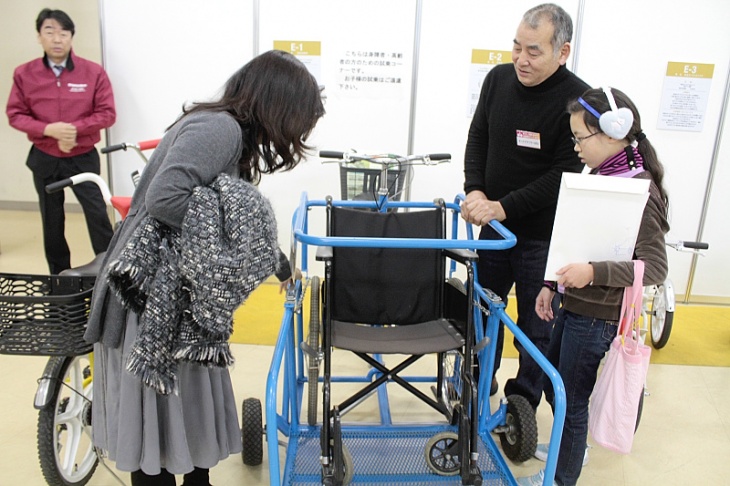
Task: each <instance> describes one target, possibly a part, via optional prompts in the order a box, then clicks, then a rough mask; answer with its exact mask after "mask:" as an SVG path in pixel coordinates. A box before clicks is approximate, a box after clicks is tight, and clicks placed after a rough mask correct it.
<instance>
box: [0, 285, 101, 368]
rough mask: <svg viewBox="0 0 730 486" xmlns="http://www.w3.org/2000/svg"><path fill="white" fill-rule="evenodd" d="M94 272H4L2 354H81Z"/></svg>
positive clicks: (0, 317) (0, 311)
mask: <svg viewBox="0 0 730 486" xmlns="http://www.w3.org/2000/svg"><path fill="white" fill-rule="evenodd" d="M94 281H95V277H70V276H58V275H14V274H0V354H21V355H32V356H79V355H82V354H86V353H88V352H90V351H91V348H92V345H91V344H89V343H87V342H86V341H84V332H85V331H86V324H87V321H88V317H89V308H90V306H91V291H92V289H93V287H94Z"/></svg>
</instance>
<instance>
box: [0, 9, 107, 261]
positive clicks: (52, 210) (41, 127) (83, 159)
mask: <svg viewBox="0 0 730 486" xmlns="http://www.w3.org/2000/svg"><path fill="white" fill-rule="evenodd" d="M36 30H37V31H38V42H39V43H40V44H41V46H43V50H44V52H45V54H44V56H43V57H42V58H39V59H35V60H33V61H30V62H28V63H26V64H23V65H21V66H19V67H18V68H16V69H15V73H14V74H13V87H12V89H11V91H10V98H9V100H8V105H7V109H6V113H7V115H8V120H9V121H10V125H11V126H12V127H14V128H16V129H18V130H20V131H21V132H24V133H26V134H28V139H29V140H30V141H31V142H32V143H33V146H32V147H31V149H30V153H29V154H28V160H27V162H26V165H27V166H28V167H29V168H30V170H31V171H32V172H33V182H34V184H35V188H36V192H37V193H38V199H39V204H40V209H41V219H42V221H43V241H44V247H45V253H46V260H47V261H48V267H49V269H50V271H51V273H52V274H57V273H59V272H61V271H62V270H65V269H67V268H70V267H71V255H70V250H69V247H68V243H67V242H66V236H65V214H64V209H63V202H64V194H63V191H59V192H57V193H54V194H46V192H45V186H46V185H48V184H50V183H52V182H56V181H59V180H62V179H65V178H68V177H70V176H73V175H76V174H78V173H80V172H94V173H96V174H98V173H99V169H100V162H99V153H98V152H97V151H96V148H95V147H94V145H95V144H96V143H97V142H99V140H100V139H101V136H100V131H101V130H102V129H104V128H107V127H110V126H111V125H112V124H113V123H114V121H115V119H116V111H115V109H114V95H113V94H112V87H111V83H110V82H109V78H108V77H107V75H106V73H105V72H104V69H103V68H102V67H101V66H99V65H98V64H96V63H93V62H91V61H88V60H86V59H82V58H80V57H78V56H76V55H75V54H74V53H73V52H72V50H71V43H72V41H73V36H74V33H75V30H74V23H73V21H72V20H71V18H70V17H69V16H68V15H67V14H66V13H64V12H62V11H61V10H51V9H47V8H46V9H43V10H42V11H41V12H40V14H39V15H38V18H37V19H36ZM73 191H74V194H75V195H76V198H77V199H78V201H79V203H80V204H81V207H82V208H83V210H84V216H85V217H86V225H87V227H88V230H89V236H90V238H91V245H92V247H93V249H94V252H95V253H97V254H98V253H100V252H103V251H105V250H106V249H107V246H108V245H109V241H110V240H111V237H112V226H111V222H110V221H109V216H108V214H107V209H106V204H105V203H104V199H103V197H102V195H101V191H100V190H99V188H98V187H97V186H96V185H95V184H93V183H83V184H79V185H76V186H73Z"/></svg>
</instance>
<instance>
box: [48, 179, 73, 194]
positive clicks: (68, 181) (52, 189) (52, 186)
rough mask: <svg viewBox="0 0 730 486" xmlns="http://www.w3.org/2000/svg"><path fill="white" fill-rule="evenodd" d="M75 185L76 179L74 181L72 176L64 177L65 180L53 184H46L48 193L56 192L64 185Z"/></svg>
mask: <svg viewBox="0 0 730 486" xmlns="http://www.w3.org/2000/svg"><path fill="white" fill-rule="evenodd" d="M73 185H74V181H72V180H71V178H68V179H63V180H60V181H57V182H54V183H52V184H48V185H47V186H46V192H47V193H48V194H52V193H54V192H58V191H60V190H61V189H63V188H64V187H70V186H73Z"/></svg>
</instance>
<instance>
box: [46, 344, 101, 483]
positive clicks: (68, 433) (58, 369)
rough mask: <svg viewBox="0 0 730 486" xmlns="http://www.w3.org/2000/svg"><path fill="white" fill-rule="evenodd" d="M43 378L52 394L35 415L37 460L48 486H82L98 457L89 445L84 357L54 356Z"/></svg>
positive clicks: (89, 382) (88, 396)
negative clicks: (45, 404)
mask: <svg viewBox="0 0 730 486" xmlns="http://www.w3.org/2000/svg"><path fill="white" fill-rule="evenodd" d="M43 376H44V377H49V378H50V379H51V380H52V385H51V386H52V387H53V394H52V398H51V401H50V402H49V404H48V405H47V406H45V407H44V408H42V409H41V410H40V411H39V412H38V435H37V439H38V459H39V461H40V466H41V472H42V473H43V477H44V478H45V480H46V482H47V483H48V485H49V486H83V485H85V484H86V483H87V482H89V480H90V479H91V476H92V475H93V474H94V471H95V470H96V467H97V466H98V464H99V457H98V456H97V454H96V449H95V448H94V446H93V444H92V442H91V430H92V429H91V403H92V402H91V401H92V398H93V381H92V380H91V379H90V377H91V368H90V364H89V360H88V355H82V356H75V357H65V356H54V357H51V358H50V359H49V360H48V363H47V364H46V368H45V370H44V371H43Z"/></svg>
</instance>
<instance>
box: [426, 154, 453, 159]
mask: <svg viewBox="0 0 730 486" xmlns="http://www.w3.org/2000/svg"><path fill="white" fill-rule="evenodd" d="M428 158H429V159H431V160H450V159H451V154H428Z"/></svg>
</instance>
